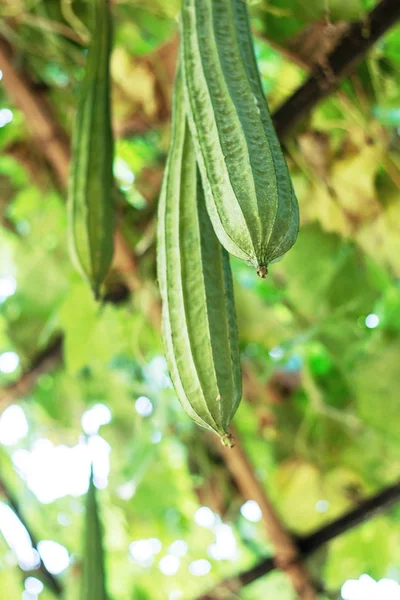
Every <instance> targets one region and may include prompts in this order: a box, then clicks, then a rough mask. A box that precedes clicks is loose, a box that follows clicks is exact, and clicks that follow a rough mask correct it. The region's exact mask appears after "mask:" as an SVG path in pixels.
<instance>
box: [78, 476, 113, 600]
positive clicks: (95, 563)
mask: <svg viewBox="0 0 400 600" xmlns="http://www.w3.org/2000/svg"><path fill="white" fill-rule="evenodd" d="M80 600H108V599H107V592H106V583H105V570H104V549H103V528H102V525H101V521H100V516H99V507H98V504H97V499H96V488H95V487H94V483H93V472H91V475H90V484H89V490H88V493H87V495H86V507H85V532H84V547H83V573H82V588H81V597H80Z"/></svg>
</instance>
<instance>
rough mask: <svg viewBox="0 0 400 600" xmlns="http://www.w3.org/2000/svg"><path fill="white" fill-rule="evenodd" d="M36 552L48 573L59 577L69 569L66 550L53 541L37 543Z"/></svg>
mask: <svg viewBox="0 0 400 600" xmlns="http://www.w3.org/2000/svg"><path fill="white" fill-rule="evenodd" d="M38 550H39V554H40V556H41V559H42V560H43V562H44V565H45V567H46V569H47V570H48V571H49V573H52V574H53V575H59V574H60V573H62V572H63V571H65V569H67V568H68V567H69V562H70V560H69V554H68V550H67V549H66V548H65V547H64V546H62V545H61V544H58V543H57V542H53V540H42V541H41V542H39V543H38Z"/></svg>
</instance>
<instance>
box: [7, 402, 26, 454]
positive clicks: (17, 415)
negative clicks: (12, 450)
mask: <svg viewBox="0 0 400 600" xmlns="http://www.w3.org/2000/svg"><path fill="white" fill-rule="evenodd" d="M28 433H29V426H28V421H27V420H26V417H25V413H24V411H23V409H22V408H21V407H20V406H19V405H18V404H14V405H12V406H9V407H8V408H6V409H5V410H4V412H2V413H1V415H0V443H1V444H3V445H4V446H13V445H14V444H16V443H17V442H19V440H22V439H23V438H24V437H25V436H26V435H28Z"/></svg>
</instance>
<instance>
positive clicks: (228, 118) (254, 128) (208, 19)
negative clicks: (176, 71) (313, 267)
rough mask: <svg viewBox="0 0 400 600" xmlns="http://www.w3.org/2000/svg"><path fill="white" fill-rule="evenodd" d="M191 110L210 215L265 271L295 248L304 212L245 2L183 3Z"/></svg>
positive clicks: (235, 248) (223, 236)
mask: <svg viewBox="0 0 400 600" xmlns="http://www.w3.org/2000/svg"><path fill="white" fill-rule="evenodd" d="M181 30H182V43H181V58H182V66H183V76H184V84H185V85H184V88H185V99H186V109H187V115H188V119H189V125H190V129H191V132H192V135H193V141H194V144H195V149H196V157H197V161H198V164H199V168H200V172H201V176H202V180H203V186H204V190H205V196H206V203H207V209H208V213H209V215H210V218H211V221H212V224H213V226H214V230H215V232H216V234H217V236H218V238H219V240H220V242H221V244H223V245H224V247H225V248H226V249H227V250H228V251H229V252H230V253H231V254H233V255H235V256H237V257H239V258H242V259H244V260H245V261H246V262H248V263H250V264H253V265H254V266H255V267H257V268H258V269H259V271H260V272H261V273H263V272H264V269H263V268H264V267H267V266H268V264H269V263H271V262H274V261H276V260H278V259H279V258H280V257H281V256H283V254H285V252H287V251H288V250H289V248H290V247H291V246H292V245H293V244H294V242H295V240H296V237H297V233H298V228H299V212H298V205H297V200H296V197H295V194H294V190H293V186H292V182H291V179H290V175H289V171H288V168H287V165H286V162H285V158H284V156H283V153H282V150H281V148H280V145H279V141H278V138H277V136H276V132H275V130H274V127H273V124H272V121H271V117H270V114H269V111H268V107H267V104H266V101H265V98H264V94H263V90H262V86H261V80H260V75H259V71H258V68H257V63H256V59H255V55H254V48H253V43H252V38H251V32H250V25H249V18H248V14H247V6H246V2H245V1H244V0H182V18H181Z"/></svg>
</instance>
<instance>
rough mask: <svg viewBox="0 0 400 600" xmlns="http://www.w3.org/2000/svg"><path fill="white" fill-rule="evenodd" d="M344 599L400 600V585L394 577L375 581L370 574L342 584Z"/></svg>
mask: <svg viewBox="0 0 400 600" xmlns="http://www.w3.org/2000/svg"><path fill="white" fill-rule="evenodd" d="M341 595H342V598H343V600H399V598H400V585H399V584H398V583H397V582H396V581H394V580H393V579H387V578H384V579H380V580H379V581H375V579H372V577H370V576H369V575H366V574H364V575H361V576H360V578H359V579H349V580H348V581H346V582H345V583H344V584H343V586H342V591H341Z"/></svg>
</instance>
